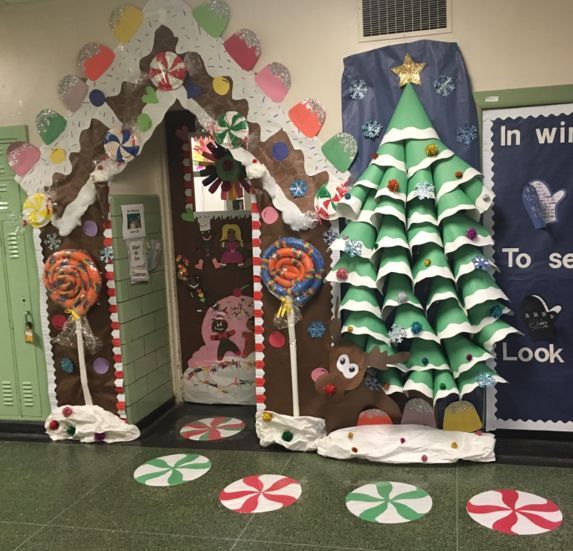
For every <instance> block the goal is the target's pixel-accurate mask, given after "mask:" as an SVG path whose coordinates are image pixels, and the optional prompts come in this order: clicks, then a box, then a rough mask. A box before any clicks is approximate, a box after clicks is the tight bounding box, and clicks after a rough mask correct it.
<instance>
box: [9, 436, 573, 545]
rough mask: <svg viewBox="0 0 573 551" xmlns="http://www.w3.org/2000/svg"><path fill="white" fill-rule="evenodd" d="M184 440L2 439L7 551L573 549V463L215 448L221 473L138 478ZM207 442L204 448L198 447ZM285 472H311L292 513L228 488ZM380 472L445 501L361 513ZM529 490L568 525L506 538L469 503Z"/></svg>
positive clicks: (304, 476) (211, 453)
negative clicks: (143, 481) (158, 484)
mask: <svg viewBox="0 0 573 551" xmlns="http://www.w3.org/2000/svg"><path fill="white" fill-rule="evenodd" d="M181 451H182V450H181V449H180V448H179V449H176V450H174V449H166V448H141V447H135V446H115V447H114V446H105V445H95V446H94V445H92V446H90V445H73V444H44V443H21V442H1V443H0V458H1V463H0V464H1V468H0V551H10V550H16V549H17V550H18V551H20V550H21V551H27V550H39V551H40V550H41V551H44V550H45V551H50V550H58V551H92V550H97V551H100V550H103V551H106V550H110V551H111V550H113V551H124V550H125V551H127V550H137V551H144V550H145V551H146V550H150V551H155V550H158V551H170V550H185V551H192V550H201V551H218V550H222V551H223V550H228V551H231V550H233V551H312V550H327V549H332V550H354V551H358V550H361V549H364V550H391V551H402V550H404V551H406V550H408V551H418V550H420V551H430V550H433V549H439V550H440V551H448V550H456V549H460V550H468V551H470V550H471V551H486V550H487V551H489V550H492V549H499V550H503V551H514V550H521V549H523V550H528V551H537V550H540V551H542V550H545V549H547V550H560V549H563V550H565V549H567V550H570V549H573V470H571V469H565V468H546V467H523V466H509V465H497V464H490V465H474V464H460V465H453V466H435V467H434V466H429V465H427V466H426V465H425V466H404V467H402V466H386V465H374V464H369V463H361V462H340V461H335V460H330V459H324V458H321V457H318V456H316V455H314V454H308V455H305V454H288V453H269V452H266V453H259V452H235V451H219V450H208V451H202V452H200V453H202V454H204V455H206V456H207V457H209V458H210V459H211V462H212V464H213V466H212V468H211V470H210V471H209V472H208V473H207V474H206V475H205V476H203V477H201V478H199V479H197V480H195V481H192V482H189V483H187V484H183V485H180V486H176V487H171V488H152V487H148V486H142V485H140V484H137V483H136V482H135V481H134V480H133V478H132V474H133V471H134V470H135V469H136V467H138V466H139V465H140V464H141V463H144V462H145V461H147V460H148V459H151V458H153V457H158V456H160V455H167V454H170V453H181ZM194 451H196V450H194ZM263 473H277V474H279V473H282V474H285V475H289V476H291V477H293V478H295V479H297V480H299V481H300V483H301V485H302V489H303V493H302V497H301V499H300V500H299V501H298V502H297V503H296V504H294V505H292V506H291V507H288V508H285V509H282V510H280V511H275V512H270V513H263V514H255V515H240V514H237V513H233V512H231V511H229V510H227V509H225V508H224V507H223V506H222V505H221V504H220V503H219V501H218V494H219V492H220V491H221V490H222V489H223V488H224V487H225V486H226V485H227V484H229V483H230V482H233V481H234V480H237V479H239V478H242V477H243V476H246V475H249V474H263ZM379 480H389V481H400V482H407V483H411V484H415V485H417V486H420V487H422V488H424V489H425V490H426V491H427V492H428V493H429V494H430V495H431V496H432V499H433V508H432V510H431V511H430V513H429V514H428V515H426V516H425V517H424V518H423V519H421V520H418V521H414V522H411V523H407V524H400V525H382V524H372V523H368V522H364V521H361V520H359V519H358V518H356V517H354V516H352V515H351V514H350V513H349V512H348V511H347V510H346V507H345V501H344V498H345V496H346V494H347V493H349V492H350V491H351V490H353V489H355V488H357V487H359V486H362V485H363V484H366V483H369V482H375V481H379ZM496 488H517V489H521V490H523V491H528V492H532V493H536V494H539V495H541V496H544V497H546V498H548V499H551V500H553V501H555V502H556V503H557V504H558V505H559V506H560V507H561V510H562V511H563V515H564V522H563V525H562V526H561V527H560V528H559V529H558V530H556V531H554V532H551V533H546V534H541V535H537V536H521V537H516V536H505V535H502V534H497V533H495V532H492V531H491V530H488V529H486V528H483V527H481V526H480V525H478V524H476V523H475V522H474V521H472V520H471V519H470V518H469V517H468V516H467V514H466V512H465V504H466V501H467V500H468V499H469V498H470V497H472V496H473V495H475V494H476V493H479V492H482V491H485V490H490V489H496Z"/></svg>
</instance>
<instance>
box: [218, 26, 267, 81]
mask: <svg viewBox="0 0 573 551" xmlns="http://www.w3.org/2000/svg"><path fill="white" fill-rule="evenodd" d="M224 46H225V50H226V51H227V53H228V54H229V55H230V56H231V58H233V60H234V61H235V62H236V63H237V65H238V66H239V67H241V69H244V70H245V71H250V70H251V69H253V67H254V66H255V65H256V64H257V61H258V60H259V57H260V56H261V44H260V42H259V39H258V38H257V35H256V34H255V33H254V32H253V31H250V30H249V29H241V30H240V31H237V32H236V33H235V34H233V35H231V36H230V37H229V38H227V40H225V43H224Z"/></svg>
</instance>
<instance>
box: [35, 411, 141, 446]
mask: <svg viewBox="0 0 573 551" xmlns="http://www.w3.org/2000/svg"><path fill="white" fill-rule="evenodd" d="M64 413H65V414H66V415H64ZM68 413H69V415H68ZM52 421H56V422H57V423H58V424H59V426H58V428H56V429H55V430H50V423H51V422H52ZM69 427H74V428H75V433H74V434H73V435H70V434H68V432H67V430H68V428H69ZM44 428H45V429H46V433H47V434H48V436H49V437H50V438H51V439H52V440H54V441H58V440H77V441H79V442H86V443H90V442H106V443H107V444H114V443H116V442H131V441H132V440H137V439H138V438H139V436H140V432H139V429H138V428H137V427H136V426H135V425H129V424H127V423H125V422H124V421H122V420H121V419H120V418H119V417H117V416H116V415H114V414H113V413H111V412H109V411H106V410H105V409H103V408H101V407H100V406H61V407H59V408H56V409H54V410H53V411H52V413H50V415H48V418H47V419H46V422H45V423H44ZM96 435H97V436H96Z"/></svg>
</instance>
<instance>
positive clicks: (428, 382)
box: [404, 370, 434, 399]
mask: <svg viewBox="0 0 573 551" xmlns="http://www.w3.org/2000/svg"><path fill="white" fill-rule="evenodd" d="M404 391H405V392H412V391H414V392H419V393H420V394H423V395H424V396H427V397H428V398H432V399H433V398H434V372H433V371H431V370H430V371H411V372H410V373H408V376H407V378H406V382H405V383H404Z"/></svg>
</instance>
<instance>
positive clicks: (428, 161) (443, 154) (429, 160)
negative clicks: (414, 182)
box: [408, 149, 454, 178]
mask: <svg viewBox="0 0 573 551" xmlns="http://www.w3.org/2000/svg"><path fill="white" fill-rule="evenodd" d="M453 156H454V152H453V151H452V150H451V149H444V151H440V152H439V153H438V154H437V155H435V156H433V157H425V158H424V159H422V160H421V161H420V162H419V163H418V164H417V165H414V166H412V167H410V168H409V169H408V178H411V177H412V176H414V174H416V172H419V171H420V170H423V169H424V168H428V167H429V166H432V165H433V164H434V163H435V162H437V161H441V160H443V159H449V158H450V157H453Z"/></svg>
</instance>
